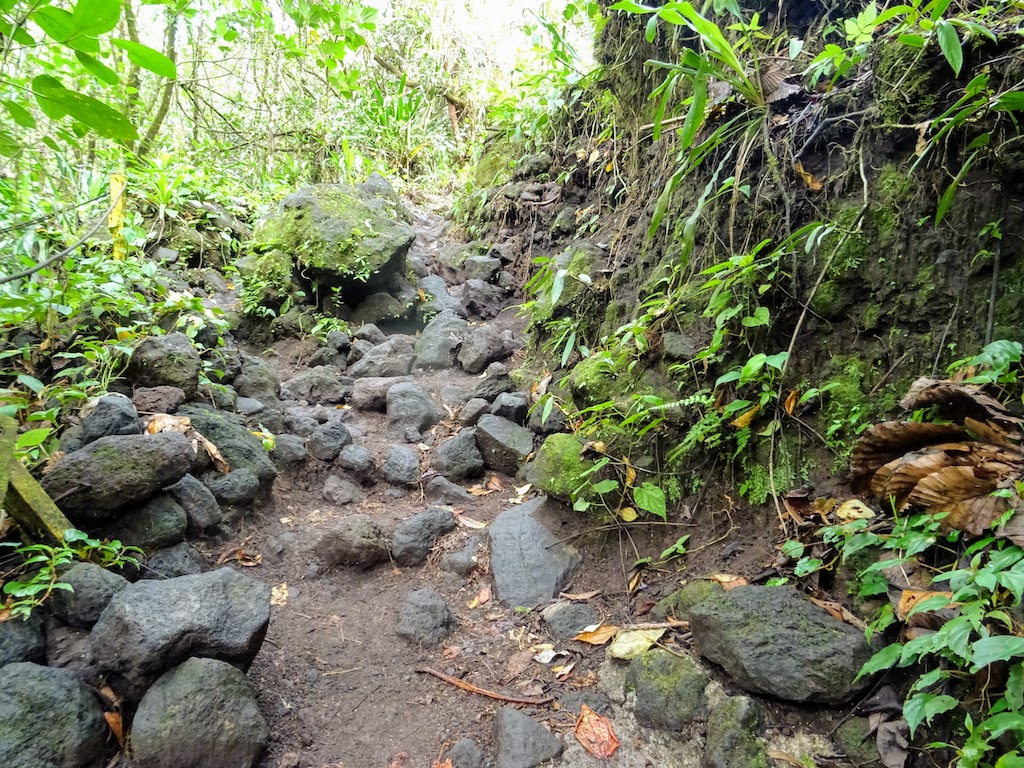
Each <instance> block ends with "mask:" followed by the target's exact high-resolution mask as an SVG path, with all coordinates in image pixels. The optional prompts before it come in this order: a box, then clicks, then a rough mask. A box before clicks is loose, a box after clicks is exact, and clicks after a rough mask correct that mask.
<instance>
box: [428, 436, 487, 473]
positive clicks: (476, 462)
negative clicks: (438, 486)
mask: <svg viewBox="0 0 1024 768" xmlns="http://www.w3.org/2000/svg"><path fill="white" fill-rule="evenodd" d="M430 466H431V468H432V469H436V470H437V471H438V472H440V473H441V474H442V475H444V476H445V477H447V478H449V479H451V480H465V479H467V478H471V477H479V476H480V475H481V474H483V471H484V458H483V456H481V455H480V449H479V448H478V447H477V444H476V430H475V429H473V428H472V427H469V428H467V429H462V430H460V431H459V433H458V434H457V435H455V436H454V437H452V438H450V439H448V440H445V441H444V442H443V443H441V444H440V445H438V446H437V448H435V449H434V452H433V455H432V456H431V458H430Z"/></svg>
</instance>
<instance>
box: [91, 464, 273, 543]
mask: <svg viewBox="0 0 1024 768" xmlns="http://www.w3.org/2000/svg"><path fill="white" fill-rule="evenodd" d="M243 471H244V470H243ZM254 478H255V476H254ZM256 489H257V490H259V481H256ZM187 526H188V518H187V517H186V515H185V510H184V509H182V508H181V507H180V506H179V505H178V503H177V502H176V501H175V500H174V499H173V498H172V497H171V496H170V495H168V494H166V493H159V494H157V495H156V496H154V497H153V498H151V499H150V500H149V501H147V502H145V503H144V504H143V505H142V506H140V507H138V508H136V509H132V510H130V511H128V512H126V513H123V514H121V515H119V516H118V518H117V519H116V520H115V521H113V524H112V525H105V526H103V531H102V532H103V536H104V537H105V538H109V539H119V540H120V541H122V542H124V543H125V544H128V545H130V546H133V547H138V548H139V549H141V550H143V551H144V552H151V551H152V550H154V549H159V548H160V547H169V546H170V545H172V544H177V543H178V542H179V541H181V540H182V539H183V538H185V529H186V527H187Z"/></svg>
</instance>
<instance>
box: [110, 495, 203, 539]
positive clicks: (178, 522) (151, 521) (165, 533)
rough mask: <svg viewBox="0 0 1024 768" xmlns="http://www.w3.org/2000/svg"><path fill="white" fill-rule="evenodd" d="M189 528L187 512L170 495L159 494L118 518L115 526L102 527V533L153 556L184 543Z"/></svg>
mask: <svg viewBox="0 0 1024 768" xmlns="http://www.w3.org/2000/svg"><path fill="white" fill-rule="evenodd" d="M179 482H180V481H179ZM187 525H188V517H187V516H186V515H185V510H184V509H182V508H181V507H180V506H179V505H178V503H177V502H176V501H175V500H174V499H173V498H171V496H170V495H169V494H166V493H158V494H157V495H156V496H154V497H153V498H151V499H149V500H148V501H146V502H145V503H144V504H142V505H141V506H139V507H137V508H134V509H131V510H129V511H127V512H126V513H125V514H121V515H118V517H117V520H115V521H113V523H112V524H108V525H105V526H103V527H102V531H101V533H102V535H103V537H104V538H108V539H118V540H120V541H122V542H123V543H125V544H128V545H130V546H133V547H139V548H140V549H141V550H143V551H144V552H152V551H153V550H154V549H160V547H169V546H171V545H172V544H177V543H178V542H179V541H181V540H182V539H184V538H185V528H186V527H187Z"/></svg>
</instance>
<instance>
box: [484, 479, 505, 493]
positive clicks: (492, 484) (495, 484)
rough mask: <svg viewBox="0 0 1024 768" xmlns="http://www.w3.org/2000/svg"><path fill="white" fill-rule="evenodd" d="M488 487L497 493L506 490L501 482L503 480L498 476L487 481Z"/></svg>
mask: <svg viewBox="0 0 1024 768" xmlns="http://www.w3.org/2000/svg"><path fill="white" fill-rule="evenodd" d="M486 487H487V488H490V489H491V490H492V491H497V492H498V493H501V492H502V491H504V490H505V484H504V483H503V482H501V478H499V477H498V476H497V475H491V477H490V479H489V480H488V481H487V486H486Z"/></svg>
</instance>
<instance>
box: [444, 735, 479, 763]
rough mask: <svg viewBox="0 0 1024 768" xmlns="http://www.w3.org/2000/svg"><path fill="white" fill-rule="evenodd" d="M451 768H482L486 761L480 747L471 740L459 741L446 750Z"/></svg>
mask: <svg viewBox="0 0 1024 768" xmlns="http://www.w3.org/2000/svg"><path fill="white" fill-rule="evenodd" d="M448 759H449V760H451V761H452V768H484V766H485V765H486V760H485V758H484V752H483V750H482V749H480V745H479V744H477V743H476V741H474V740H473V739H459V740H458V741H457V742H455V743H454V744H453V745H452V748H451V749H450V750H448Z"/></svg>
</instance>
